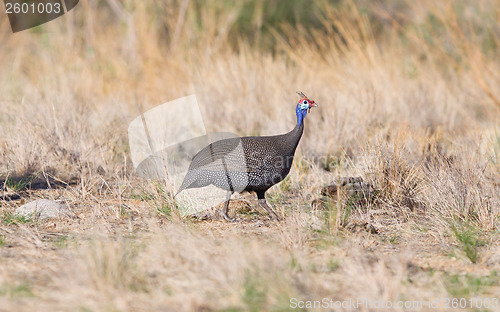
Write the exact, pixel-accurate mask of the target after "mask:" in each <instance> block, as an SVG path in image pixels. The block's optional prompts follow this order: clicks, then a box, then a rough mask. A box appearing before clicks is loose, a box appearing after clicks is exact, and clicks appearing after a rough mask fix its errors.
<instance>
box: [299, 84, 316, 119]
mask: <svg viewBox="0 0 500 312" xmlns="http://www.w3.org/2000/svg"><path fill="white" fill-rule="evenodd" d="M297 94H298V95H299V96H300V100H299V103H297V108H296V109H295V112H296V113H297V125H298V126H300V125H302V121H303V120H304V118H305V117H306V115H307V113H308V112H309V111H310V110H311V108H312V107H316V106H318V104H316V103H314V101H313V100H310V99H308V98H307V96H305V95H304V93H302V92H300V91H299V92H297Z"/></svg>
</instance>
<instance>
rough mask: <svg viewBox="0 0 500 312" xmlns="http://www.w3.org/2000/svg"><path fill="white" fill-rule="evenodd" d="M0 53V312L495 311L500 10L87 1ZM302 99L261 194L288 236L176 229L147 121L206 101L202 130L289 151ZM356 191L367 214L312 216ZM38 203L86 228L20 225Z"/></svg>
mask: <svg viewBox="0 0 500 312" xmlns="http://www.w3.org/2000/svg"><path fill="white" fill-rule="evenodd" d="M0 41H1V42H2V43H1V45H0V55H1V56H0V68H1V71H0V134H1V135H0V181H1V185H0V188H1V190H0V223H1V224H0V310H8V311H14V310H16V311H19V310H26V311H27V310H38V311H42V310H46V311H55V310H67V311H78V310H80V311H138V310H142V311H153V310H162V311H287V310H289V309H290V299H291V298H297V299H298V300H321V298H331V299H333V300H334V301H336V300H339V301H344V300H349V299H350V298H351V299H352V300H356V299H357V298H364V299H366V300H371V301H372V302H374V301H376V300H384V301H386V302H387V301H391V302H394V304H396V302H397V301H399V300H410V301H413V300H415V301H417V300H429V298H431V299H437V298H441V301H440V309H444V303H445V301H444V298H467V299H469V298H473V299H474V300H472V302H473V303H474V304H475V302H476V301H477V302H479V301H481V300H482V299H481V298H490V299H491V298H494V297H495V296H496V297H497V298H498V294H499V293H500V276H499V275H498V273H497V272H498V271H499V270H500V243H499V240H498V239H499V237H498V230H499V222H500V219H499V217H500V214H499V212H500V123H499V120H500V87H499V86H500V62H499V60H500V6H499V5H498V2H497V1H493V0H491V1H490V0H484V1H465V0H464V1H462V0H455V1H451V0H445V1H433V0H432V1H431V0H429V1H427V0H423V1H396V0H394V1H392V0H386V1H364V0H359V1H348V0H346V1H328V0H324V1H265V0H245V1H218V0H209V1H198V0H192V1H188V0H179V1H173V0H172V1H132V0H130V1H128V0H123V1H120V0H99V1H98V0H89V1H80V3H79V4H78V6H77V7H76V8H75V9H73V10H72V11H71V12H70V13H69V14H66V15H65V16H64V17H61V18H59V19H56V20H54V21H52V22H50V23H47V24H45V25H43V26H41V27H37V28H35V29H31V30H28V31H24V32H20V33H16V34H12V33H11V32H10V28H9V24H8V20H7V18H5V15H4V13H2V17H1V19H0ZM298 90H301V91H303V92H304V93H305V94H307V95H308V96H309V97H311V98H312V99H314V100H315V101H316V102H317V103H318V104H319V108H318V109H314V110H312V112H311V113H310V114H309V115H308V116H307V119H306V129H305V134H304V136H303V138H302V141H301V142H300V145H299V149H298V151H297V156H298V158H297V159H296V161H295V162H294V166H293V168H292V171H291V173H290V176H289V177H288V178H287V179H286V180H285V181H284V182H283V183H282V184H280V185H278V186H275V187H273V188H272V189H271V190H270V191H269V192H268V197H269V202H270V204H271V205H273V206H274V207H275V209H277V210H278V211H280V212H281V213H284V214H285V215H286V218H285V220H284V221H283V222H280V223H277V222H271V221H269V220H268V218H267V215H266V214H265V213H264V212H263V211H260V210H258V208H255V209H256V211H257V212H250V213H249V215H248V216H246V218H244V221H242V222H238V223H227V222H222V221H218V220H206V221H197V220H193V219H191V218H187V219H184V218H181V217H180V216H179V214H178V212H177V211H176V208H175V205H173V203H172V198H171V191H173V190H172V188H171V186H170V185H168V184H166V183H164V182H163V181H162V182H158V181H156V182H155V181H149V180H142V179H140V178H138V177H136V176H135V175H134V169H133V167H132V165H131V161H130V155H129V150H128V138H127V126H128V123H129V122H130V121H131V120H132V119H133V118H135V117H136V116H138V115H139V114H140V113H141V112H144V111H146V110H148V109H150V108H153V107H155V106H157V105H159V104H161V103H164V102H166V101H169V100H172V99H175V98H178V97H182V96H185V95H189V94H196V96H197V98H198V101H199V102H200V103H201V106H202V113H203V116H204V119H205V122H206V127H207V130H208V131H232V132H235V133H237V134H239V135H255V134H257V135H260V134H262V135H266V134H277V133H283V132H285V131H287V130H289V129H291V128H292V127H293V125H294V123H295V114H294V107H295V103H296V100H297V96H296V94H295V91H298ZM345 176H352V177H355V176H361V177H363V179H364V180H365V181H368V182H369V183H371V184H372V185H373V187H374V188H375V192H374V197H375V198H374V199H373V200H371V201H369V202H368V203H366V202H365V203H364V204H362V205H359V204H354V203H352V202H350V201H348V200H345V201H342V200H340V201H335V200H332V201H331V202H328V203H327V205H326V206H327V209H326V210H325V211H314V210H312V208H311V201H312V200H314V199H315V198H318V197H319V196H320V190H321V188H322V187H323V186H325V185H326V184H328V183H329V182H331V181H334V180H335V179H337V178H339V177H345ZM15 194H17V195H19V196H20V199H15V198H16V196H13V195H15ZM37 198H47V199H53V200H57V201H59V202H63V203H65V204H67V205H68V206H69V207H70V208H71V210H72V211H73V212H75V213H76V215H77V216H78V218H77V219H74V220H52V221H49V222H41V221H33V220H30V219H26V218H20V217H16V216H15V215H14V214H13V212H14V211H15V209H16V208H17V207H18V206H20V205H21V204H22V203H24V202H29V201H32V200H34V199H37ZM246 198H248V199H250V200H251V204H252V206H253V207H257V205H256V200H255V199H254V198H253V197H246ZM478 300H479V301H478ZM468 302H470V301H468ZM481 302H482V301H481ZM492 304H493V303H492ZM483 307H484V306H483ZM297 310H298V309H297ZM309 310H315V309H309ZM316 310H318V309H316ZM346 310H350V309H349V308H348V309H346ZM374 310H375V309H372V308H370V307H369V306H368V307H367V306H360V309H359V311H374ZM382 310H383V309H382ZM382 310H380V311H382ZM394 310H395V311H397V310H399V311H402V310H411V311H418V310H420V311H427V310H429V309H428V308H426V307H425V305H424V306H423V307H422V308H418V306H416V307H414V308H408V309H404V308H396V307H395V308H394ZM464 310H468V309H464Z"/></svg>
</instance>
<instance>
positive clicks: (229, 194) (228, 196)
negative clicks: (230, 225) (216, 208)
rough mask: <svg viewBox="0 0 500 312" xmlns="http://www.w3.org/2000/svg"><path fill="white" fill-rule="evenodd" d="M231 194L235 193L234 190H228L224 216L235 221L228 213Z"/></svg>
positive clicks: (230, 220)
mask: <svg viewBox="0 0 500 312" xmlns="http://www.w3.org/2000/svg"><path fill="white" fill-rule="evenodd" d="M231 195H233V192H231V191H227V195H226V202H225V203H224V210H222V216H223V217H224V219H225V220H226V221H228V222H233V221H234V219H231V218H229V216H228V215H227V213H228V211H229V201H230V200H231Z"/></svg>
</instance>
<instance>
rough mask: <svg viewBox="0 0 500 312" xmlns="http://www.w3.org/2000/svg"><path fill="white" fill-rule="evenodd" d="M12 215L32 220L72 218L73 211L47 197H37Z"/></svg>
mask: <svg viewBox="0 0 500 312" xmlns="http://www.w3.org/2000/svg"><path fill="white" fill-rule="evenodd" d="M14 215H16V216H19V217H25V218H32V219H33V220H43V219H54V218H56V219H58V218H73V217H74V213H73V212H72V211H71V210H69V208H68V206H66V205H63V204H59V203H57V202H55V201H52V200H48V199H38V200H35V201H32V202H29V203H27V204H24V205H22V206H20V207H19V208H17V209H16V211H15V213H14Z"/></svg>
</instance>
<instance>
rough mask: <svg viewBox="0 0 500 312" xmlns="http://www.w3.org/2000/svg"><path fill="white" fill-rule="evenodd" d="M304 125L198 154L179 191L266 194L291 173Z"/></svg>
mask: <svg viewBox="0 0 500 312" xmlns="http://www.w3.org/2000/svg"><path fill="white" fill-rule="evenodd" d="M303 131H304V124H303V123H302V124H300V125H297V126H296V127H295V128H294V129H293V130H292V131H290V132H288V133H286V134H282V135H275V136H253V137H242V138H231V139H224V140H220V141H216V142H214V143H212V144H210V145H208V146H207V147H205V148H203V149H202V150H201V151H200V152H198V153H197V154H196V155H195V156H194V157H193V160H192V161H191V165H190V166H189V170H188V172H187V174H186V177H185V178H184V181H183V183H182V185H181V187H180V188H179V191H178V193H179V192H181V191H182V190H184V189H187V188H198V187H203V186H207V185H210V184H212V185H215V186H216V187H219V188H221V189H224V190H227V191H235V192H241V191H244V190H245V191H266V190H267V189H269V188H270V187H271V186H273V185H274V184H276V183H279V182H280V181H282V180H283V179H284V178H285V177H286V176H287V175H288V173H289V171H290V168H291V166H292V162H293V156H294V154H295V149H296V148H297V145H298V143H299V141H300V138H301V136H302V133H303Z"/></svg>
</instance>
